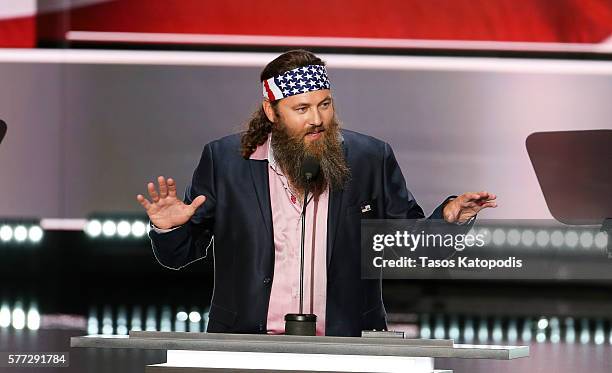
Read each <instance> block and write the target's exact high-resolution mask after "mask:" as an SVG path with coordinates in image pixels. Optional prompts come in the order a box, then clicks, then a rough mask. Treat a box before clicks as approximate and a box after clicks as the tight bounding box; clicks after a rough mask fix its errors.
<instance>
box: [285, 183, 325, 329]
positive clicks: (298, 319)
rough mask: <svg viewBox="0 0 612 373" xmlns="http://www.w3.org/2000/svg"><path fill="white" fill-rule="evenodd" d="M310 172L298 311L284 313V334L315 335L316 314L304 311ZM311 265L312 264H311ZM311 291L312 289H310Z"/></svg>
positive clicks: (304, 217) (302, 243)
mask: <svg viewBox="0 0 612 373" xmlns="http://www.w3.org/2000/svg"><path fill="white" fill-rule="evenodd" d="M311 181H312V174H310V173H307V174H306V189H305V191H304V205H303V206H304V207H303V208H302V240H301V247H300V309H299V313H289V314H286V315H285V334H286V335H316V332H317V315H314V314H305V313H304V236H305V232H306V206H308V191H309V189H310V182H311ZM311 265H312V264H311ZM310 290H311V291H312V289H310Z"/></svg>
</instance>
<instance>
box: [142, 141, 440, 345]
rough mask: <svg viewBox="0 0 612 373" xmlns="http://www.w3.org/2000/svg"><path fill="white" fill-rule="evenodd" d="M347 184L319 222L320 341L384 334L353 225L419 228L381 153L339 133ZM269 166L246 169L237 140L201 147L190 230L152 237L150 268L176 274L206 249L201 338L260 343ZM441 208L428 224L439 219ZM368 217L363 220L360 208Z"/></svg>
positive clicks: (395, 170)
mask: <svg viewBox="0 0 612 373" xmlns="http://www.w3.org/2000/svg"><path fill="white" fill-rule="evenodd" d="M342 135H343V137H344V141H343V147H344V152H345V155H346V159H347V162H348V165H349V167H350V170H351V179H350V180H349V181H348V183H347V184H346V186H345V187H344V188H343V189H341V190H332V191H331V192H330V199H329V208H328V210H329V212H328V218H327V305H326V315H325V331H326V335H334V336H359V335H361V331H362V330H365V329H370V330H371V329H377V330H381V329H384V328H386V326H387V325H386V312H385V307H384V305H383V299H382V281H381V280H364V279H362V278H361V266H360V258H361V255H360V219H361V218H369V219H376V218H379V219H418V218H423V217H424V214H423V210H422V209H421V207H420V206H419V205H418V204H417V202H416V201H415V199H414V197H413V196H412V194H411V193H410V192H409V191H408V189H407V188H406V182H405V180H404V176H403V175H402V172H401V170H400V167H399V165H398V163H397V161H396V160H395V156H394V155H393V151H392V150H391V147H390V146H389V144H387V143H385V142H383V141H380V140H378V139H375V138H373V137H370V136H366V135H363V134H360V133H357V132H353V131H349V130H342ZM268 169H269V167H268V162H267V161H266V160H252V159H244V158H243V157H242V156H241V154H240V135H238V134H235V135H230V136H227V137H224V138H221V139H219V140H216V141H213V142H211V143H209V144H207V145H206V146H205V147H204V150H203V152H202V157H201V159H200V163H199V165H198V167H197V168H196V170H195V172H194V174H193V180H192V183H191V185H190V186H189V187H188V188H187V191H186V193H185V194H186V195H185V201H186V203H191V201H192V200H193V199H194V198H195V197H197V196H198V195H201V194H203V195H205V196H206V198H207V199H206V202H205V203H204V204H203V205H202V206H201V207H200V208H199V209H198V210H197V211H196V213H195V214H194V216H193V217H192V219H191V221H190V222H189V223H188V224H185V225H183V226H181V227H179V228H177V229H175V230H173V231H171V232H168V233H163V234H159V233H156V232H155V231H153V230H151V232H150V238H151V241H152V246H153V251H154V254H155V256H156V258H157V260H158V261H159V262H160V263H161V264H162V265H164V266H167V267H171V268H175V269H178V268H181V267H183V266H185V265H187V264H189V263H191V262H193V261H195V260H198V259H201V258H203V257H205V256H206V254H207V252H208V249H209V248H211V247H212V248H213V255H214V265H215V274H214V281H215V286H214V292H213V296H212V300H211V305H210V313H209V322H208V332H223V333H265V332H266V330H267V327H266V320H267V314H268V303H269V301H270V290H271V285H272V281H274V239H273V237H274V236H273V234H274V233H273V229H274V227H273V226H272V211H271V208H270V195H269V185H268ZM447 201H448V199H447V200H446V201H444V203H442V204H441V205H440V206H438V208H436V209H435V210H434V212H433V214H432V215H431V216H430V218H434V219H442V218H443V217H442V209H443V206H444V204H445V203H446V202H447ZM364 204H369V205H370V206H371V210H370V211H367V212H365V213H362V211H361V206H362V205H364Z"/></svg>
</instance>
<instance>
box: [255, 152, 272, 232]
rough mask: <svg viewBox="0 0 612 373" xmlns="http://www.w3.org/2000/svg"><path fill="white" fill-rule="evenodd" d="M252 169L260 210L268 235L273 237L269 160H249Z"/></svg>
mask: <svg viewBox="0 0 612 373" xmlns="http://www.w3.org/2000/svg"><path fill="white" fill-rule="evenodd" d="M249 166H250V169H251V177H252V178H253V186H254V187H255V194H256V195H257V201H258V202H259V210H260V211H261V216H262V218H263V221H264V224H265V225H266V230H267V233H268V237H269V238H270V239H272V242H274V240H273V237H272V208H271V207H270V185H269V180H268V162H267V161H259V160H251V161H249Z"/></svg>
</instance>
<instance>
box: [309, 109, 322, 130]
mask: <svg viewBox="0 0 612 373" xmlns="http://www.w3.org/2000/svg"><path fill="white" fill-rule="evenodd" d="M309 124H310V125H311V126H315V127H320V126H322V125H323V117H322V116H321V113H320V112H319V109H318V108H316V109H314V110H312V116H311V118H310V123H309Z"/></svg>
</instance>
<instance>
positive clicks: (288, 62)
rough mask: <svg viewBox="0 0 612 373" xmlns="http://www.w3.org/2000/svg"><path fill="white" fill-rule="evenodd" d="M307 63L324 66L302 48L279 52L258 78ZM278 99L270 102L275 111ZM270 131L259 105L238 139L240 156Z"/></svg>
mask: <svg viewBox="0 0 612 373" xmlns="http://www.w3.org/2000/svg"><path fill="white" fill-rule="evenodd" d="M308 65H322V66H325V62H323V60H321V59H320V58H319V57H317V56H316V55H315V54H314V53H312V52H309V51H306V50H303V49H296V50H291V51H288V52H285V53H283V54H281V55H280V56H278V57H277V58H275V59H274V60H272V61H271V62H270V63H268V64H267V65H266V67H265V68H264V69H263V70H262V72H261V74H260V79H259V80H260V82H262V83H263V81H264V80H267V79H270V78H272V77H274V76H278V75H281V74H284V73H286V72H287V71H290V70H293V69H297V68H298V67H303V66H308ZM278 101H279V100H276V101H272V102H271V105H272V109H274V111H276V108H277V106H278ZM270 132H272V122H270V120H268V117H267V116H266V113H265V112H264V110H263V107H262V106H261V105H260V106H259V109H257V110H256V111H255V112H254V113H253V114H252V115H251V119H249V121H248V123H247V128H246V131H244V133H243V134H242V138H241V140H240V153H241V154H242V156H243V157H244V158H245V159H246V158H249V157H250V156H251V154H253V152H254V151H255V149H257V147H258V146H259V145H262V144H263V143H264V142H266V139H267V138H268V135H269V134H270Z"/></svg>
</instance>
